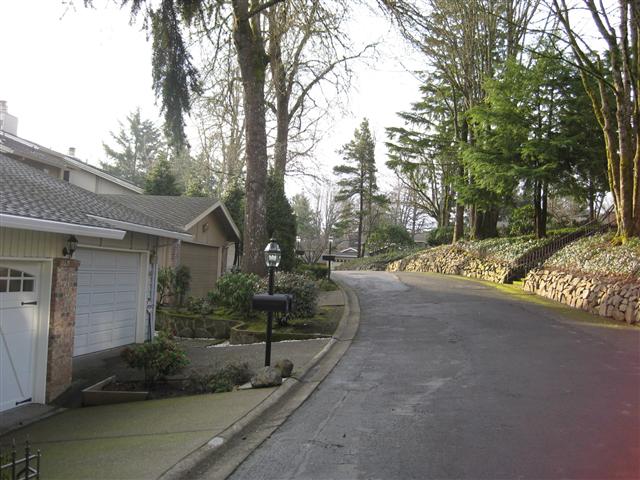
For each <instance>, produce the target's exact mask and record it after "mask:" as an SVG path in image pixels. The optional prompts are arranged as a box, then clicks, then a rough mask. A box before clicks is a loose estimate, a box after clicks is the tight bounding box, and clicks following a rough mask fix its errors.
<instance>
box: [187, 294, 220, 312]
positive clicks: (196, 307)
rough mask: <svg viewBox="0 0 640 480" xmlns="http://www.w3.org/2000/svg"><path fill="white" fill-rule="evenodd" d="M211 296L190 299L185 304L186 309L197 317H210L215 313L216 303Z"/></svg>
mask: <svg viewBox="0 0 640 480" xmlns="http://www.w3.org/2000/svg"><path fill="white" fill-rule="evenodd" d="M213 300H214V298H213V297H211V296H207V297H206V298H205V297H188V298H187V301H186V302H185V305H184V306H185V308H186V309H187V310H188V311H189V313H194V314H196V315H209V314H211V313H213V310H214V306H215V302H214V301H213Z"/></svg>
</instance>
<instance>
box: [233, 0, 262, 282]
mask: <svg viewBox="0 0 640 480" xmlns="http://www.w3.org/2000/svg"><path fill="white" fill-rule="evenodd" d="M233 7H234V14H235V18H236V26H235V30H234V32H233V39H234V42H235V44H236V50H237V53H238V64H239V65H240V72H241V75H242V85H243V88H244V110H245V115H246V117H247V118H250V119H251V121H247V122H246V125H245V132H246V156H247V177H246V185H245V191H246V208H245V217H244V239H243V247H244V248H243V258H242V268H243V270H244V271H245V272H250V273H256V274H258V275H264V274H266V266H265V263H264V255H263V249H264V246H265V245H266V243H267V232H266V222H267V218H266V217H267V216H266V195H265V193H266V192H265V191H266V182H267V163H268V159H267V133H266V122H265V97H264V82H265V72H266V67H267V64H268V57H267V55H266V53H265V51H264V42H263V39H262V33H261V30H260V28H261V26H260V15H259V14H257V15H254V16H253V17H252V18H248V12H249V4H248V2H247V0H236V1H234V2H233Z"/></svg>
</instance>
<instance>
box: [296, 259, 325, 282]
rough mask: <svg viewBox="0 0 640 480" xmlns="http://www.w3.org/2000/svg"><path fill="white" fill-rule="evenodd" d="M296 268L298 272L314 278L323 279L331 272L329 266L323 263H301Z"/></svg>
mask: <svg viewBox="0 0 640 480" xmlns="http://www.w3.org/2000/svg"><path fill="white" fill-rule="evenodd" d="M295 270H296V273H300V274H302V275H307V276H309V277H311V278H313V279H314V280H323V279H325V278H327V276H328V274H329V267H327V265H325V264H322V263H300V264H299V265H297V266H296V269H295Z"/></svg>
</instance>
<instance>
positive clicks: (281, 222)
mask: <svg viewBox="0 0 640 480" xmlns="http://www.w3.org/2000/svg"><path fill="white" fill-rule="evenodd" d="M267 233H268V235H269V237H273V238H275V239H276V241H277V242H278V244H279V245H280V249H281V250H282V258H281V260H280V267H279V268H280V270H285V271H288V270H291V269H293V267H294V266H295V243H296V216H295V215H294V213H293V209H292V208H291V204H290V203H289V200H288V199H287V196H286V195H285V193H284V182H283V181H282V180H281V179H280V178H279V176H276V174H274V173H271V174H270V175H269V178H268V179H267Z"/></svg>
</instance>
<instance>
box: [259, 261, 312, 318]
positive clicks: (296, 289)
mask: <svg viewBox="0 0 640 480" xmlns="http://www.w3.org/2000/svg"><path fill="white" fill-rule="evenodd" d="M267 287H268V284H267V279H265V280H263V282H262V288H263V289H264V290H265V291H266V290H267ZM273 290H274V293H290V294H292V295H293V307H292V308H293V312H291V316H292V317H297V318H310V317H313V316H314V315H315V314H316V303H317V300H318V287H317V286H316V284H315V282H314V281H313V280H311V279H310V278H309V277H307V276H306V275H300V274H297V273H287V272H277V273H276V276H275V284H274V288H273Z"/></svg>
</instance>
